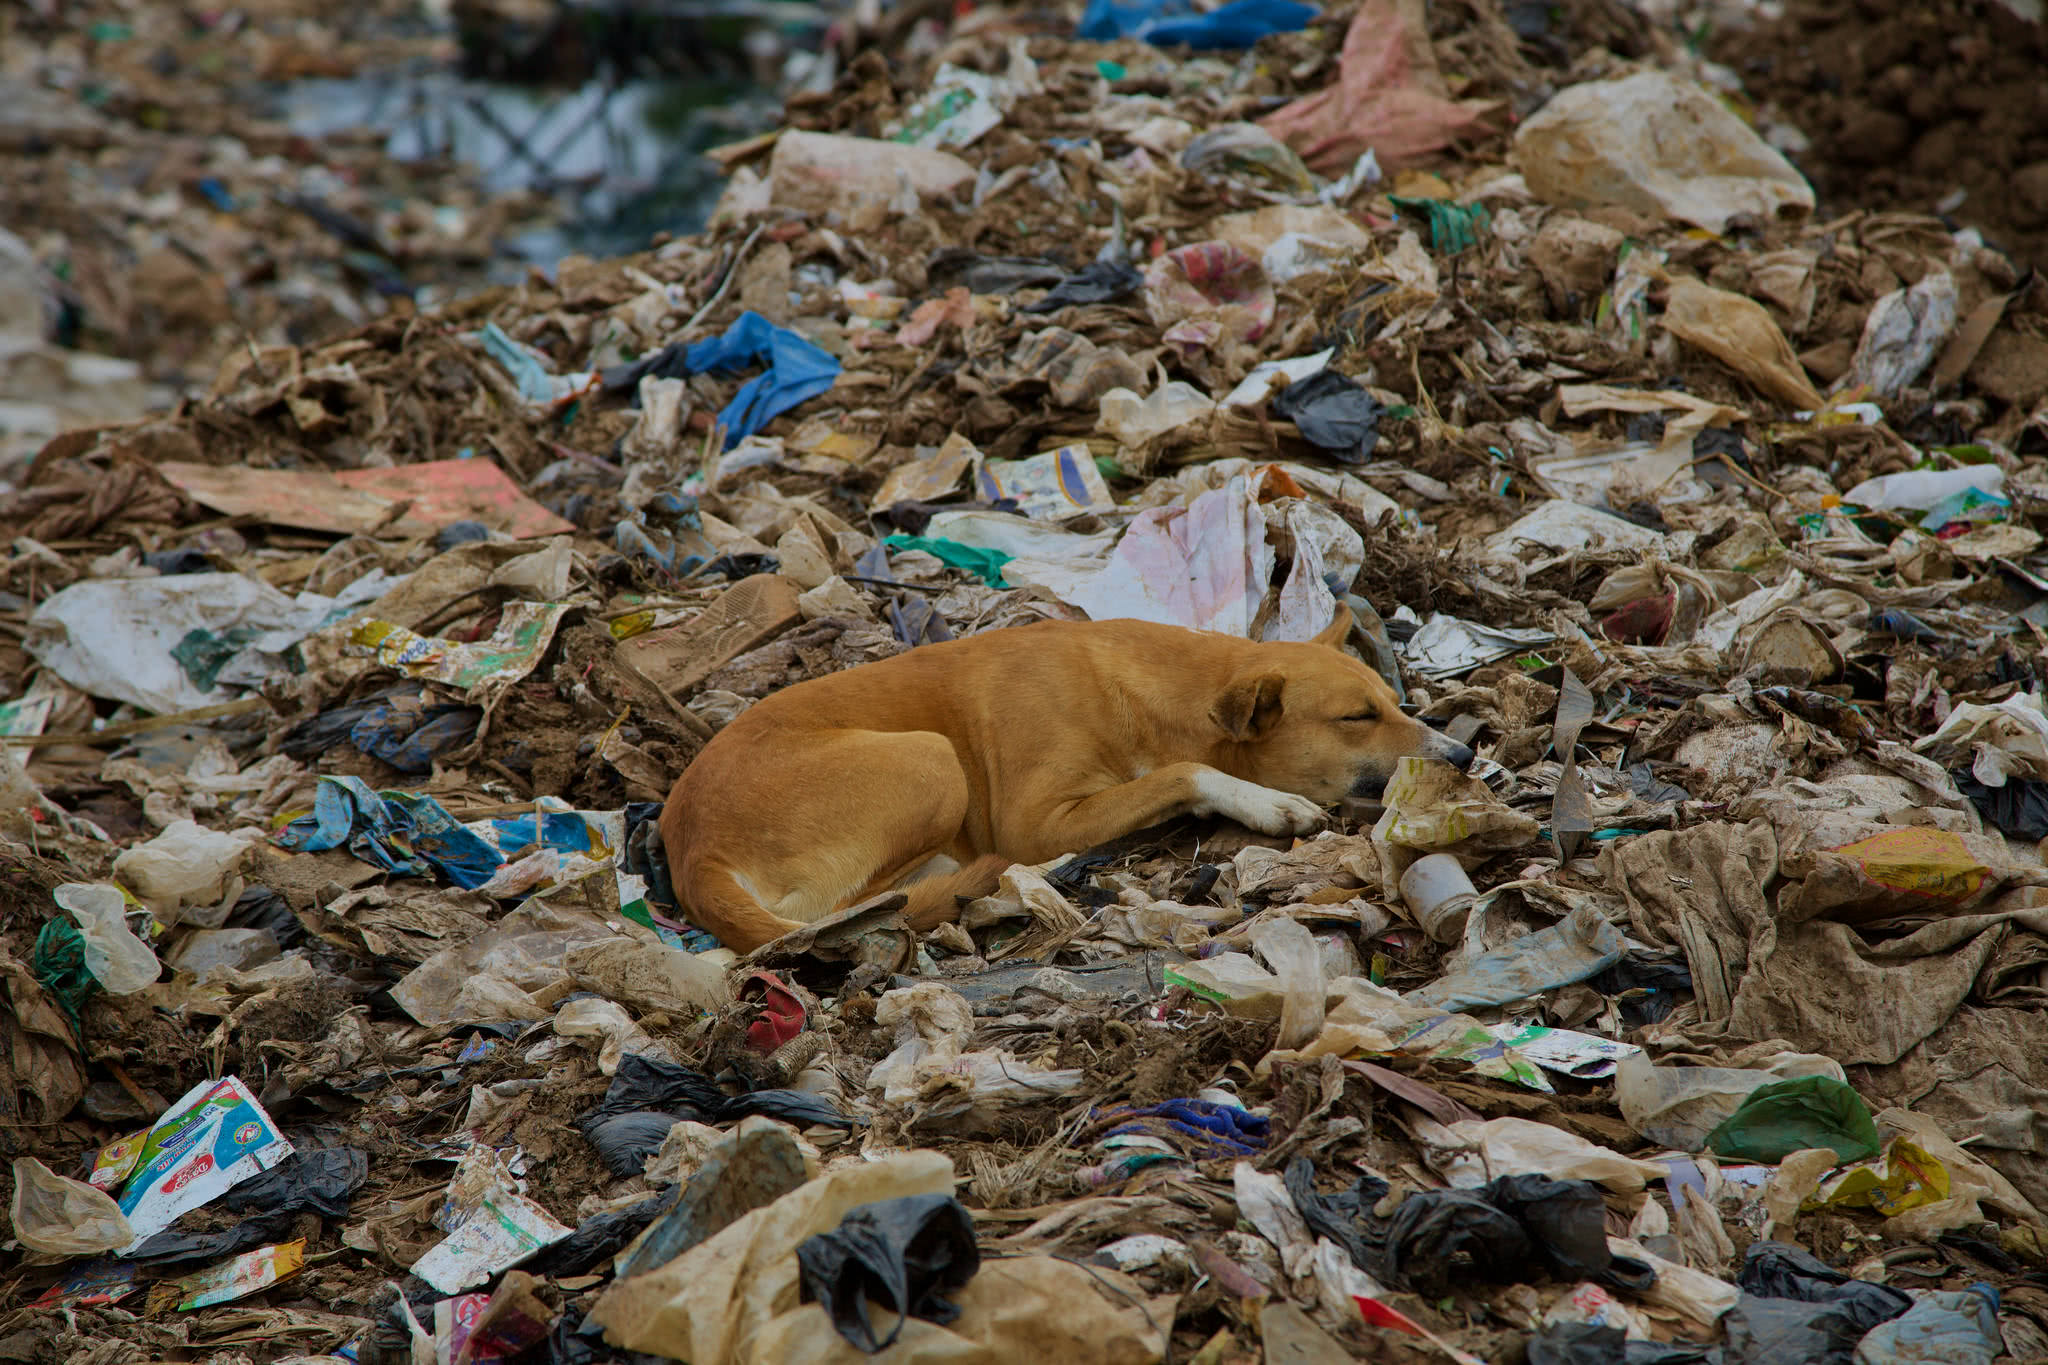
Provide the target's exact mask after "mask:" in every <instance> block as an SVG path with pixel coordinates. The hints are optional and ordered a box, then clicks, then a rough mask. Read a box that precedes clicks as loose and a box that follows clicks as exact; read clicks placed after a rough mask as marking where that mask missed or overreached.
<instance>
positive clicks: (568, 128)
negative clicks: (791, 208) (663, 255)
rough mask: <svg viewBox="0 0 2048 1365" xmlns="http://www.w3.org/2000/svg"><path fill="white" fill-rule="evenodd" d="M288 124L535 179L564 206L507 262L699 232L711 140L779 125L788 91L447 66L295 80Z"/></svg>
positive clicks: (278, 101) (490, 176)
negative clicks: (472, 74)
mask: <svg viewBox="0 0 2048 1365" xmlns="http://www.w3.org/2000/svg"><path fill="white" fill-rule="evenodd" d="M271 96H272V102H273V106H274V108H275V109H276V111H277V114H278V115H279V116H280V117H283V118H285V119H287V120H288V121H289V122H290V123H291V126H292V127H293V129H294V130H296V131H298V132H300V133H303V134H305V135H307V136H321V135H325V134H329V133H334V132H337V131H340V130H342V129H349V128H371V129H374V130H376V131H378V132H380V133H382V134H384V136H385V139H386V141H385V151H386V153H387V154H388V155H389V156H391V157H392V158H393V159H394V160H399V161H418V160H423V159H428V158H438V157H452V158H454V159H456V160H459V161H463V162H467V163H468V164H470V165H472V166H474V167H476V168H477V170H478V171H479V172H480V173H481V174H482V176H483V180H484V183H485V185H486V186H487V187H489V188H490V189H491V190H492V191H494V192H499V193H502V192H506V191H510V190H515V189H532V190H540V191H544V192H548V193H551V194H553V195H554V196H555V198H556V199H557V201H558V202H559V203H560V204H561V205H562V206H563V213H562V216H561V218H560V221H559V222H558V223H557V224H555V225H554V226H552V227H548V228H543V229H537V230H533V231H529V232H524V233H520V234H516V235H514V236H513V237H511V238H509V239H507V240H504V241H501V242H500V243H499V246H500V248H501V251H502V253H503V254H502V260H501V265H502V267H503V269H502V271H501V272H500V273H503V274H506V275H512V274H516V273H517V272H518V271H519V270H521V269H523V268H524V267H525V266H526V265H527V264H528V263H534V264H539V265H542V266H552V265H553V264H554V263H555V262H556V261H557V260H559V259H560V258H561V257H562V256H564V255H566V254H568V253H571V252H582V253H585V254H588V255H593V256H610V255H619V254H622V253H625V252H630V251H637V250H640V249H643V248H644V247H645V246H646V245H647V241H648V238H649V237H650V236H651V235H652V234H653V233H655V232H660V231H667V232H671V233H684V232H694V231H696V230H698V229H699V228H701V227H702V226H703V225H704V222H705V220H706V218H707V217H708V216H709V215H710V213H711V210H712V207H713V205H714V204H715V203H716V202H717V199H718V193H719V189H720V186H721V181H720V179H719V176H718V173H717V170H716V167H715V166H714V165H713V164H712V163H711V162H710V161H708V160H706V159H705V157H704V156H703V152H704V149H705V148H707V147H713V146H717V145H718V144H720V143H723V142H730V141H734V140H736V139H739V138H742V137H747V136H749V135H751V134H753V133H756V132H760V131H763V130H765V129H767V128H770V127H773V126H774V123H775V120H776V117H777V114H778V112H779V110H780V107H781V101H780V98H779V97H778V96H777V95H776V94H775V93H774V92H773V91H771V90H769V89H768V88H766V87H764V86H761V85H758V84H754V83H752V82H749V81H747V80H745V79H742V78H736V77H709V78H704V79H699V80H688V81H685V80H653V79H634V80H627V81H622V82H617V83H612V82H608V81H604V80H593V81H591V82H589V83H587V84H585V85H584V86H582V87H581V88H578V89H567V90H547V89H537V88H530V87H525V86H517V85H506V84H499V83H493V82H488V81H477V80H469V79H464V78H462V77H460V76H457V75H455V74H453V73H451V72H443V71H427V72H408V73H399V72H387V73H382V74H373V75H364V76H358V77H354V78H351V79H347V80H304V81H295V82H292V83H290V84H288V85H284V86H281V87H278V88H276V89H275V90H273V91H272V92H271Z"/></svg>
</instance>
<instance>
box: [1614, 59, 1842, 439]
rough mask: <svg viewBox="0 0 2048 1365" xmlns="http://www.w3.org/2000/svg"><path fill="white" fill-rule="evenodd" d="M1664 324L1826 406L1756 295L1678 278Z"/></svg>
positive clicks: (1742, 370) (1765, 381)
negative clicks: (1745, 295) (1750, 295)
mask: <svg viewBox="0 0 2048 1365" xmlns="http://www.w3.org/2000/svg"><path fill="white" fill-rule="evenodd" d="M1576 88H1578V89H1584V88H1585V87H1583V86H1580V87H1576ZM1664 330H1665V331H1667V332H1669V333H1671V335H1673V336H1675V337H1677V338H1678V339H1679V340H1680V341H1683V342H1685V343H1686V344H1687V345H1689V346H1697V347H1698V348H1699V349H1700V350H1702V351H1705V352H1706V353H1707V354H1708V355H1710V356H1712V357H1714V359H1716V360H1718V361H1720V362H1721V363H1722V364H1724V365H1726V366H1727V367H1728V368H1729V369H1731V370H1734V371H1735V372H1736V373H1737V374H1740V375H1741V376H1742V377H1743V378H1745V379H1747V380H1749V382H1750V383H1752V384H1754V385H1756V386H1757V387H1758V388H1759V389H1761V390H1763V391H1764V392H1765V393H1767V394H1769V395H1770V396H1771V397H1773V398H1775V399H1777V400H1778V401H1780V402H1783V403H1790V404H1792V405H1793V406H1794V407H1797V408H1802V409H1806V410H1808V411H1811V410H1813V409H1815V408H1818V407H1820V406H1821V403H1822V399H1821V396H1820V391H1819V390H1818V389H1816V388H1814V387H1813V383H1812V381H1810V380H1809V379H1807V377H1806V371H1805V370H1804V369H1802V368H1801V367H1800V364H1799V357H1798V356H1796V355H1794V354H1793V352H1792V343H1791V342H1789V341H1787V340H1785V334H1784V333H1783V332H1781V331H1779V330H1778V324H1777V323H1775V322H1773V321H1771V315H1770V314H1769V313H1767V312H1765V311H1764V307H1763V305H1762V304H1760V303H1758V302H1756V301H1755V300H1754V299H1750V298H1746V297H1744V296H1743V295H1741V294H1734V293H1730V292H1729V291H1728V290H1726V289H1716V288H1714V287H1713V286H1712V285H1710V284H1702V283H1701V282H1700V281H1698V280H1695V279H1691V278H1687V277H1680V278H1677V279H1674V280H1672V281H1671V294H1670V297H1669V299H1667V300H1666V302H1665V305H1664Z"/></svg>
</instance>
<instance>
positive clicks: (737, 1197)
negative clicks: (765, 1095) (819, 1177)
mask: <svg viewBox="0 0 2048 1365" xmlns="http://www.w3.org/2000/svg"><path fill="white" fill-rule="evenodd" d="M808 1178H809V1177H808V1176H807V1175H806V1174H805V1171H804V1154H803V1149H802V1148H800V1147H798V1146H797V1142H796V1138H795V1137H794V1136H792V1135H791V1133H790V1131H789V1130H788V1129H787V1128H783V1127H779V1126H776V1125H773V1124H762V1125H761V1126H759V1127H757V1128H754V1129H751V1130H749V1131H746V1132H742V1133H738V1134H736V1135H735V1136H734V1137H733V1138H732V1139H731V1140H730V1141H728V1142H723V1143H720V1144H719V1145H718V1147H716V1148H714V1149H713V1150H712V1152H711V1155H710V1157H709V1158H708V1159H707V1160H706V1161H705V1162H704V1164H703V1165H702V1166H699V1167H698V1168H697V1171H696V1174H694V1175H692V1176H691V1177H690V1179H689V1181H688V1183H687V1184H685V1185H683V1186H682V1187H681V1191H680V1193H678V1194H677V1195H676V1196H675V1197H673V1198H671V1199H668V1200H667V1201H666V1203H665V1206H664V1207H663V1208H662V1210H661V1212H660V1213H659V1214H658V1215H657V1216H656V1217H655V1219H654V1222H653V1224H652V1226H650V1227H649V1229H648V1231H647V1235H646V1236H645V1237H643V1238H642V1239H641V1240H640V1244H639V1245H638V1246H636V1247H634V1248H633V1254H632V1255H631V1257H629V1258H626V1259H623V1260H621V1261H620V1262H619V1263H618V1264H617V1266H616V1267H615V1269H616V1270H617V1272H618V1276H619V1278H620V1279H622V1280H623V1279H629V1278H631V1277H632V1276H635V1275H643V1274H645V1273H647V1272H648V1271H650V1270H656V1269H659V1268H660V1267H662V1266H665V1265H667V1264H668V1263H669V1262H670V1261H673V1260H674V1259H675V1258H676V1257H678V1256H680V1255H682V1254H683V1253H684V1252H686V1251H688V1250H689V1249H690V1248H692V1247H694V1246H697V1245H699V1244H701V1243H703V1242H705V1241H707V1240H709V1239H710V1238H712V1237H715V1236H717V1235H718V1234H719V1233H721V1232H723V1231H724V1230H725V1229H726V1228H728V1227H730V1226H732V1225H733V1224H734V1223H736V1222H738V1221H739V1220H740V1219H741V1218H744V1217H745V1216H746V1215H747V1214H749V1213H752V1212H753V1211H754V1210H755V1209H760V1208H766V1207H767V1206H768V1205H770V1204H772V1203H774V1202H775V1201H776V1200H778V1199H780V1198H781V1197H782V1196H783V1195H785V1194H789V1193H791V1192H792V1191H794V1190H796V1189H798V1188H800V1187H801V1186H802V1185H803V1184H804V1182H805V1181H806V1180H807V1179H808Z"/></svg>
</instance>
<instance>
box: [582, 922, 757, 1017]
mask: <svg viewBox="0 0 2048 1365" xmlns="http://www.w3.org/2000/svg"><path fill="white" fill-rule="evenodd" d="M561 962H563V966H567V968H569V976H571V978H573V980H575V984H578V986H582V988H584V990H596V993H598V995H602V997H604V999H608V1001H618V1003H621V1005H625V1007H627V1009H633V1011H637V1013H643V1015H647V1013H666V1015H674V1017H676V1019H678V1021H684V1019H692V1017H696V1015H698V1011H705V1009H719V1007H721V1005H725V1003H727V1001H731V999H733V997H731V993H729V990H727V988H725V968H723V966H719V964H717V962H713V960H709V958H705V956H700V954H690V952H684V950H680V948H668V945H666V943H645V941H641V939H633V937H625V935H621V937H612V939H598V941H596V943H584V945H582V948H571V950H569V952H567V954H563V960H561Z"/></svg>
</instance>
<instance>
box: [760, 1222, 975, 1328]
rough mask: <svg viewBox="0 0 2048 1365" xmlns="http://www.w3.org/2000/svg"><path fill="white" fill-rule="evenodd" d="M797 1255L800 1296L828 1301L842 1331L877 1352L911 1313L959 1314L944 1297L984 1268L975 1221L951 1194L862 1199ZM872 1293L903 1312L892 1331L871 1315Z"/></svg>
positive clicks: (947, 1317)
mask: <svg viewBox="0 0 2048 1365" xmlns="http://www.w3.org/2000/svg"><path fill="white" fill-rule="evenodd" d="M796 1259H797V1265H798V1266H799V1267H800V1268H801V1271H802V1279H801V1281H800V1288H799V1301H800V1302H802V1303H817V1304H821V1305H823V1306H824V1309H825V1311H826V1312H827V1313H828V1314H830V1315H831V1318H832V1325H833V1326H834V1327H836V1328H837V1329H838V1331H839V1335H841V1336H842V1337H845V1338H846V1339H847V1340H848V1341H849V1342H851V1343H852V1344H853V1345H854V1346H855V1347H857V1348H859V1349H860V1350H862V1351H865V1352H867V1353H868V1354H870V1355H872V1354H874V1353H875V1352H877V1351H881V1350H884V1349H886V1348H888V1347H889V1346H891V1345H893V1344H894V1343H895V1341H896V1338H897V1336H898V1335H900V1334H901V1333H902V1331H903V1324H904V1323H905V1322H906V1321H908V1320H909V1319H910V1318H913V1317H916V1318H923V1319H924V1320H925V1321H927V1322H936V1323H938V1324H940V1325H941V1326H943V1325H945V1324H947V1323H950V1322H953V1321H954V1320H956V1319H957V1318H958V1317H959V1316H960V1310H959V1309H958V1308H957V1307H955V1306H954V1305H953V1304H952V1303H950V1302H948V1301H947V1300H946V1299H944V1298H942V1297H940V1296H941V1295H942V1294H944V1293H948V1292H951V1291H952V1290H955V1289H959V1288H960V1287H961V1286H963V1285H965V1284H966V1283H967V1282H968V1281H969V1280H971V1279H973V1278H974V1272H975V1271H977V1270H979V1269H980V1268H981V1250H980V1248H979V1247H977V1246H976V1245H975V1241H974V1219H973V1217H972V1216H971V1215H970V1214H969V1213H968V1212H967V1210H966V1208H965V1207H963V1206H962V1205H961V1203H960V1201H959V1200H957V1199H955V1198H953V1197H952V1196H951V1195H944V1194H913V1195H906V1196H904V1197H903V1198H901V1199H890V1200H885V1201H883V1202H881V1203H878V1204H863V1205H861V1206H860V1207H859V1208H857V1209H854V1210H853V1211H851V1212H850V1213H848V1214H847V1215H846V1217H845V1218H844V1219H842V1220H841V1221H840V1224H839V1226H838V1227H837V1228H834V1229H833V1230H832V1231H831V1232H826V1233H820V1234H819V1235H817V1236H815V1237H812V1238H810V1239H808V1240H807V1241H805V1242H804V1243H803V1244H802V1245H801V1246H799V1247H797V1249H796ZM870 1299H873V1300H874V1301H875V1302H877V1303H879V1304H881V1305H882V1306H883V1307H885V1308H888V1309H890V1310H892V1311H894V1312H895V1313H896V1314H898V1317H897V1320H896V1323H895V1325H894V1326H893V1327H891V1328H890V1330H889V1334H888V1335H887V1336H886V1337H882V1338H880V1339H877V1338H876V1336H875V1329H874V1325H873V1324H872V1323H871V1322H870V1321H869V1320H868V1300H870Z"/></svg>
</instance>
